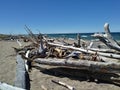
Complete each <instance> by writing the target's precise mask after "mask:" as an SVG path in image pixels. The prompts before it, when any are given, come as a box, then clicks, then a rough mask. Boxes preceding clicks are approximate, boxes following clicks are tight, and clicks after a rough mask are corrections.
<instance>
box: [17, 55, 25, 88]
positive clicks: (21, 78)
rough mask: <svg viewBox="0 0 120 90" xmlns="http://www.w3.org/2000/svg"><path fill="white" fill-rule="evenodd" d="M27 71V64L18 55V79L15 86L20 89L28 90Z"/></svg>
mask: <svg viewBox="0 0 120 90" xmlns="http://www.w3.org/2000/svg"><path fill="white" fill-rule="evenodd" d="M26 75H27V72H26V69H25V62H24V60H23V59H22V57H21V55H17V65H16V77H15V86H16V87H19V88H23V89H26V87H27V86H26V83H27V82H26V80H27V79H26Z"/></svg>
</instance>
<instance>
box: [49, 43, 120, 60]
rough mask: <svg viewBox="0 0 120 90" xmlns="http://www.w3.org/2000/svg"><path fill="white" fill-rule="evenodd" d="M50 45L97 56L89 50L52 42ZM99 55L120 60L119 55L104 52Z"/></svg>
mask: <svg viewBox="0 0 120 90" xmlns="http://www.w3.org/2000/svg"><path fill="white" fill-rule="evenodd" d="M48 44H49V45H52V46H58V47H63V48H68V49H73V50H77V51H81V52H84V53H90V54H95V53H96V51H92V50H87V49H84V48H77V47H73V46H65V45H61V44H56V43H50V42H48ZM97 54H98V55H101V56H106V57H110V58H118V59H120V55H119V54H114V53H103V52H97Z"/></svg>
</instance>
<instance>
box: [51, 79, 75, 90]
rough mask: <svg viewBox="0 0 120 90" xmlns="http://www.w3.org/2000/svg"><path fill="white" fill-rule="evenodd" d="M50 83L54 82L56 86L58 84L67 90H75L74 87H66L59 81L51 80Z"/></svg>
mask: <svg viewBox="0 0 120 90" xmlns="http://www.w3.org/2000/svg"><path fill="white" fill-rule="evenodd" d="M52 82H54V83H56V84H59V85H62V86H64V87H66V88H68V89H69V90H76V89H75V88H74V87H72V86H70V85H68V84H66V83H63V82H61V81H56V80H52Z"/></svg>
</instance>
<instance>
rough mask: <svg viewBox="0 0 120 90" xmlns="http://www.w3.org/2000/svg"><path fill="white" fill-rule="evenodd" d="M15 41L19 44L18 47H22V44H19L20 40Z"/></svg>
mask: <svg viewBox="0 0 120 90" xmlns="http://www.w3.org/2000/svg"><path fill="white" fill-rule="evenodd" d="M17 43H18V45H19V46H20V47H22V44H21V42H20V41H19V40H18V39H17Z"/></svg>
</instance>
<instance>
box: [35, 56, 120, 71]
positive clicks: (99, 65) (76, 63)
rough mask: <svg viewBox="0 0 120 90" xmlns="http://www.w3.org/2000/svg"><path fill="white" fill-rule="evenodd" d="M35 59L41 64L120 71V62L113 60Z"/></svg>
mask: <svg viewBox="0 0 120 90" xmlns="http://www.w3.org/2000/svg"><path fill="white" fill-rule="evenodd" d="M34 61H35V62H36V63H39V64H46V65H53V66H68V67H77V68H79V69H85V70H89V71H93V72H105V73H119V72H120V63H113V62H108V63H105V62H95V61H88V60H66V59H43V58H38V59H35V60H34Z"/></svg>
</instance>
